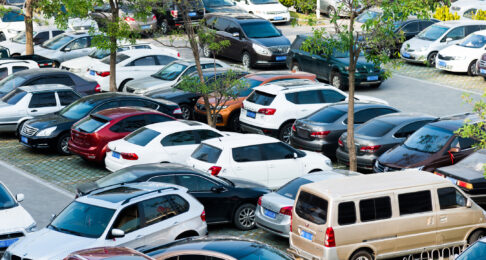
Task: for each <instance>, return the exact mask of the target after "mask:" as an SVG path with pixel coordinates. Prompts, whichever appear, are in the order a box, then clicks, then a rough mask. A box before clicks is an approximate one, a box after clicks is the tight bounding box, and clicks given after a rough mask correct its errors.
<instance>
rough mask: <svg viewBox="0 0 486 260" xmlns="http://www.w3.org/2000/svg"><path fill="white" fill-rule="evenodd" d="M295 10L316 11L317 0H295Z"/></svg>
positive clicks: (308, 12)
mask: <svg viewBox="0 0 486 260" xmlns="http://www.w3.org/2000/svg"><path fill="white" fill-rule="evenodd" d="M294 7H295V10H297V11H298V12H300V13H304V14H310V13H313V12H315V11H316V7H317V5H316V0H295V3H294Z"/></svg>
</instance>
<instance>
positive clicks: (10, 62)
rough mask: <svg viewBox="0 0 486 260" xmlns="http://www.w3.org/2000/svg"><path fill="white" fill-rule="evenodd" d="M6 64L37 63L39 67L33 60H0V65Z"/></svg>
mask: <svg viewBox="0 0 486 260" xmlns="http://www.w3.org/2000/svg"><path fill="white" fill-rule="evenodd" d="M6 64H32V65H37V67H39V65H38V64H37V62H35V61H33V60H14V59H6V60H3V59H2V60H0V66H1V65H6Z"/></svg>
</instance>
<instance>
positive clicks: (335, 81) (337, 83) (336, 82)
mask: <svg viewBox="0 0 486 260" xmlns="http://www.w3.org/2000/svg"><path fill="white" fill-rule="evenodd" d="M330 83H331V85H333V86H334V87H336V88H338V89H340V90H347V88H346V84H344V82H343V77H342V76H341V73H339V72H337V71H333V72H331V80H330Z"/></svg>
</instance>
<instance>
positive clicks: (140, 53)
mask: <svg viewBox="0 0 486 260" xmlns="http://www.w3.org/2000/svg"><path fill="white" fill-rule="evenodd" d="M166 49H167V51H166V50H165V49H162V48H157V49H132V50H126V51H123V52H120V53H123V54H125V55H127V56H130V58H129V59H136V58H139V57H144V56H148V55H169V56H177V51H176V50H172V49H168V48H166ZM172 51H174V52H175V53H173V52H172ZM171 52H172V53H171ZM127 60H128V59H127Z"/></svg>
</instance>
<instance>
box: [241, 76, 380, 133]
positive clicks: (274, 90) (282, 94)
mask: <svg viewBox="0 0 486 260" xmlns="http://www.w3.org/2000/svg"><path fill="white" fill-rule="evenodd" d="M347 98H348V94H346V93H345V92H343V91H341V90H339V89H337V88H335V87H333V86H331V85H328V84H324V83H316V82H314V81H310V80H302V79H295V80H286V81H278V82H272V83H269V84H265V85H263V86H259V87H256V88H254V90H253V92H252V93H251V94H250V95H249V96H248V98H246V100H245V101H243V106H242V108H241V113H240V124H241V130H242V131H244V132H251V133H258V134H267V135H271V136H276V137H278V139H280V140H282V141H284V142H286V143H289V141H290V134H291V128H292V124H293V123H294V121H295V120H296V119H299V118H302V117H305V116H307V115H310V114H311V113H312V112H314V111H316V110H318V109H320V108H322V107H323V106H324V105H325V104H329V103H336V102H340V101H345V100H347ZM355 99H356V100H359V101H365V102H366V101H369V102H377V103H383V104H387V102H386V101H384V100H381V99H377V98H373V97H368V96H359V95H355Z"/></svg>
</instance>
